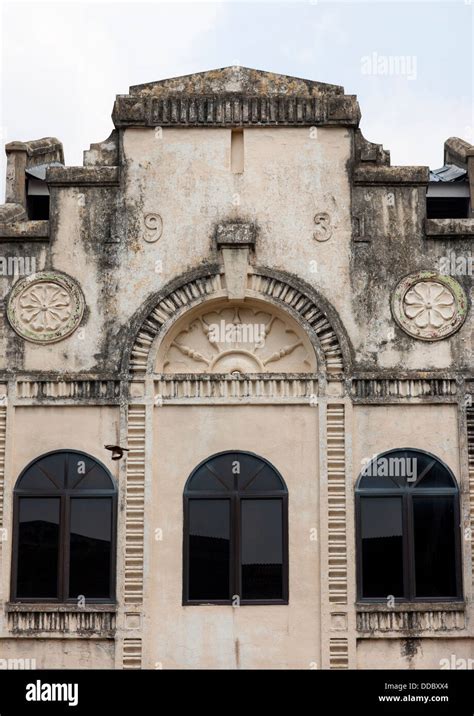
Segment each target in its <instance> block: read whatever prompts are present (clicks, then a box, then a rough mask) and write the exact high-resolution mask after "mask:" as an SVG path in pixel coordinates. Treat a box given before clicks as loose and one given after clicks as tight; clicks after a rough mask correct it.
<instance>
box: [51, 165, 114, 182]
mask: <svg viewBox="0 0 474 716" xmlns="http://www.w3.org/2000/svg"><path fill="white" fill-rule="evenodd" d="M46 181H47V183H48V184H49V185H50V186H118V184H119V168H118V167H50V168H49V169H48V171H47V173H46Z"/></svg>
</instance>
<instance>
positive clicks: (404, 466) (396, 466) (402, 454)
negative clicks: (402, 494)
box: [359, 450, 419, 490]
mask: <svg viewBox="0 0 474 716" xmlns="http://www.w3.org/2000/svg"><path fill="white" fill-rule="evenodd" d="M418 455H419V453H417V452H416V451H414V450H393V451H391V452H388V453H382V454H381V455H378V456H377V457H376V458H374V460H372V461H371V462H370V463H368V464H367V465H366V466H365V467H364V469H363V470H362V473H361V475H362V477H361V480H360V483H359V487H360V488H363V489H378V490H397V489H398V488H399V487H406V486H410V485H412V484H414V482H415V480H416V475H417V463H418V459H417V458H418Z"/></svg>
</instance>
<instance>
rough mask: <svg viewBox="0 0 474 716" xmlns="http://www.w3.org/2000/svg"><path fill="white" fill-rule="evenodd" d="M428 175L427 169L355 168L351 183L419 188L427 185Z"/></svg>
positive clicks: (372, 166)
mask: <svg viewBox="0 0 474 716" xmlns="http://www.w3.org/2000/svg"><path fill="white" fill-rule="evenodd" d="M429 173H430V170H429V168H428V167H387V166H375V165H370V166H356V167H355V169H354V174H353V182H354V184H360V185H362V186H371V185H376V186H377V185H382V186H384V187H388V186H393V185H397V184H402V185H413V186H419V185H420V184H421V185H423V184H428V181H429Z"/></svg>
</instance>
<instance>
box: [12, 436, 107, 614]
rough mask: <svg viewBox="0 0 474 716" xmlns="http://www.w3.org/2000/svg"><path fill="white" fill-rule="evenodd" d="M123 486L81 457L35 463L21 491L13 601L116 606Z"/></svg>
mask: <svg viewBox="0 0 474 716" xmlns="http://www.w3.org/2000/svg"><path fill="white" fill-rule="evenodd" d="M116 497H117V491H116V487H115V483H114V481H113V479H112V477H111V476H110V474H109V472H108V470H107V469H106V468H105V467H104V465H102V463H100V462H98V461H97V460H95V459H94V458H92V457H90V455H86V454H85V453H83V452H79V451H77V450H56V451H54V452H50V453H46V454H45V455H42V456H41V457H39V458H36V459H35V460H33V461H32V462H31V463H30V464H29V465H27V467H26V468H25V469H24V470H23V472H22V473H21V475H20V477H19V478H18V481H17V483H16V486H15V490H14V516H13V523H14V540H13V568H12V599H14V600H17V601H25V602H27V601H48V602H49V601H52V602H67V601H74V602H76V601H77V599H78V597H80V596H81V595H82V596H83V597H84V598H85V600H86V602H87V601H94V602H107V601H111V600H113V599H114V589H115V585H114V573H115V564H114V563H115V520H116Z"/></svg>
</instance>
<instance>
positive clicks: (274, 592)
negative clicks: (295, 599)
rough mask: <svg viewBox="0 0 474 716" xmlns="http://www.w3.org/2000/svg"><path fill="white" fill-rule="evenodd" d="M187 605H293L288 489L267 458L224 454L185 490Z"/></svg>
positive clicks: (205, 466)
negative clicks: (289, 552)
mask: <svg viewBox="0 0 474 716" xmlns="http://www.w3.org/2000/svg"><path fill="white" fill-rule="evenodd" d="M183 553H184V579H183V602H184V603H185V604H196V603H203V602H204V603H209V602H212V603H216V604H230V603H233V602H234V603H235V602H236V599H237V598H238V600H239V603H240V604H260V603H264V604H286V603H287V602H288V491H287V489H286V485H285V483H284V481H283V478H282V477H281V475H280V474H279V473H278V472H277V470H275V468H274V467H272V465H270V463H269V462H267V461H266V460H264V459H262V458H260V457H257V455H254V454H252V453H247V452H222V453H219V454H217V455H214V456H213V457H211V458H208V459H207V460H205V461H204V462H203V463H201V464H200V465H198V467H197V468H196V469H195V470H194V472H193V473H192V474H191V476H190V477H189V479H188V481H187V483H186V487H185V491H184V550H183Z"/></svg>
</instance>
